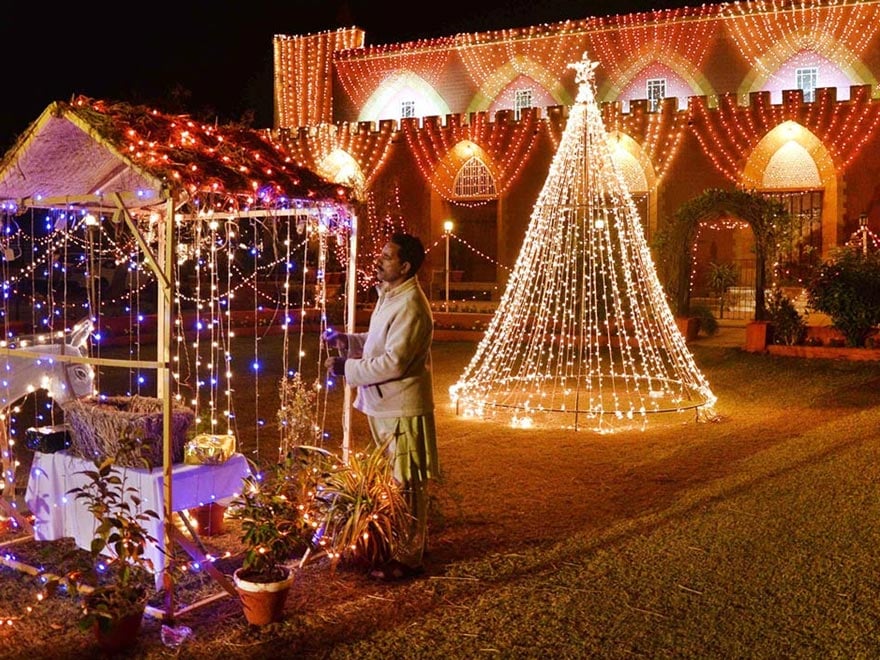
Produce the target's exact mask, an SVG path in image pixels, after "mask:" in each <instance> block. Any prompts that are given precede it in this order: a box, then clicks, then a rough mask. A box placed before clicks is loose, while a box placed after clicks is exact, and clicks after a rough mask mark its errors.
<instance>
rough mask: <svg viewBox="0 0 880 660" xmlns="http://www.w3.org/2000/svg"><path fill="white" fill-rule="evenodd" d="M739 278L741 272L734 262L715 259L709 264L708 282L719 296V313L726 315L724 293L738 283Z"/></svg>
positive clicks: (710, 287)
mask: <svg viewBox="0 0 880 660" xmlns="http://www.w3.org/2000/svg"><path fill="white" fill-rule="evenodd" d="M738 278H739V273H738V272H737V269H736V266H735V265H734V264H720V263H718V262H715V261H713V262H711V263H710V264H709V272H708V273H707V274H706V284H707V285H708V286H709V289H711V290H712V292H713V293H714V294H715V295H716V296H718V298H719V307H718V310H719V312H718V313H719V315H720V316H724V294H725V293H726V292H727V289H728V287H731V286H733V285H734V284H736V281H737V279H738Z"/></svg>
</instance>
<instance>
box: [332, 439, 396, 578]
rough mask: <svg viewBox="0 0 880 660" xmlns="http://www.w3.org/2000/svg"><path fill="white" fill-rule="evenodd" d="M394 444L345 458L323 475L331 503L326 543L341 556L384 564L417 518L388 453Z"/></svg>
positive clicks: (335, 555) (336, 557) (334, 554)
mask: <svg viewBox="0 0 880 660" xmlns="http://www.w3.org/2000/svg"><path fill="white" fill-rule="evenodd" d="M387 449H388V444H387V443H386V444H384V445H382V446H379V447H374V448H372V449H371V450H368V451H362V452H358V453H355V454H353V455H352V456H350V457H349V460H348V463H342V462H341V461H340V462H339V463H338V464H337V465H336V466H335V467H334V468H333V469H331V470H330V471H329V472H328V473H327V474H326V475H325V477H324V478H323V481H322V490H321V495H320V496H321V499H322V500H324V501H325V502H326V504H327V507H328V508H327V513H326V519H325V520H326V521H325V525H324V530H323V537H322V539H321V545H322V547H323V548H324V549H325V550H326V551H327V553H328V554H329V555H330V557H331V561H332V563H333V565H334V566H335V565H336V563H337V562H339V561H340V560H342V561H351V562H355V563H360V564H367V565H368V566H378V565H380V564H382V563H385V562H387V561H389V560H390V559H391V558H392V557H393V555H394V551H395V548H396V547H397V544H398V542H399V541H400V540H402V538H403V535H404V534H405V533H406V530H407V528H408V525H409V521H410V519H411V514H410V512H409V507H408V506H407V504H406V500H405V499H404V497H403V492H402V490H401V487H400V485H399V484H398V483H397V481H396V480H395V479H394V476H393V474H392V466H391V462H390V461H389V460H388V458H387V456H386V451H387Z"/></svg>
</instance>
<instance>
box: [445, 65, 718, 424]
mask: <svg viewBox="0 0 880 660" xmlns="http://www.w3.org/2000/svg"><path fill="white" fill-rule="evenodd" d="M572 68H574V69H575V70H576V75H575V77H576V80H577V82H578V85H579V90H578V96H577V99H576V102H575V104H574V106H573V107H572V109H571V112H570V113H569V117H568V122H567V124H566V128H565V132H564V133H563V135H562V138H561V140H560V144H559V147H558V149H557V152H556V155H555V157H554V159H553V162H552V163H551V165H550V172H549V174H548V176H547V180H546V181H545V183H544V188H543V189H542V190H541V193H540V195H539V196H538V201H537V202H536V203H535V206H534V209H533V211H532V215H531V219H530V222H529V227H528V229H527V231H526V236H525V239H524V240H523V246H522V249H521V251H520V254H519V257H518V258H517V261H516V265H515V266H514V269H513V272H512V273H511V275H510V277H509V279H508V284H507V289H506V290H505V292H504V295H503V296H502V298H501V301H500V303H499V305H498V309H497V311H496V312H495V314H494V316H493V318H492V321H491V323H490V324H489V327H488V329H487V330H486V333H485V335H484V338H483V340H482V341H481V342H480V344H479V345H478V346H477V350H476V353H475V354H474V356H473V358H472V359H471V361H470V364H469V365H468V366H467V368H466V369H465V371H464V373H463V374H462V375H461V377H460V378H459V380H458V382H457V383H456V384H455V385H453V386H452V387H451V388H450V395H451V398H452V400H453V402H454V404H455V406H456V412H457V413H458V414H461V415H464V416H472V417H498V418H502V417H504V418H506V419H507V421H508V422H509V423H510V424H511V425H513V426H515V427H517V428H531V427H532V426H557V427H558V426H562V427H567V428H575V429H580V428H589V429H592V430H596V431H601V432H606V431H610V430H615V429H617V428H621V427H625V428H632V427H633V426H644V425H645V424H646V423H647V415H648V414H649V413H664V412H680V411H684V410H697V412H698V416H699V417H701V418H708V417H711V416H713V415H714V413H712V405H713V404H714V402H715V395H714V394H713V393H712V391H711V390H710V388H709V384H708V383H707V382H706V380H705V378H704V377H703V376H702V374H701V373H700V371H699V369H698V368H697V366H696V364H695V363H694V361H693V357H692V356H691V354H690V352H689V351H688V349H687V347H686V345H685V341H684V337H683V336H682V335H681V333H680V332H679V331H678V327H677V325H676V323H675V318H674V317H673V315H672V312H671V310H670V309H669V305H668V303H667V301H666V296H665V293H664V291H663V288H662V286H661V285H660V282H659V280H658V278H657V274H656V271H655V268H654V264H653V261H652V259H651V254H650V250H649V249H648V246H647V241H646V240H645V236H644V233H643V230H642V222H641V219H640V218H639V215H638V211H637V210H636V207H635V205H634V203H633V201H632V198H631V196H630V194H629V191H628V190H627V188H626V184H625V182H624V179H623V176H622V174H621V172H620V171H619V169H618V168H617V166H616V165H615V163H614V159H613V157H612V153H611V149H610V146H609V144H608V140H607V133H606V129H605V126H604V124H603V122H602V117H601V114H600V111H599V107H598V104H597V103H596V99H595V90H594V74H593V71H594V69H595V63H594V62H591V61H590V60H589V59H588V58H587V56H586V54H585V55H584V57H583V59H582V60H581V61H580V62H578V63H576V64H573V65H572Z"/></svg>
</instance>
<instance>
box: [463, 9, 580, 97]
mask: <svg viewBox="0 0 880 660" xmlns="http://www.w3.org/2000/svg"><path fill="white" fill-rule="evenodd" d="M588 24H589V23H588V21H565V22H564V23H555V24H552V25H533V26H531V27H527V28H513V29H506V30H494V31H491V32H478V33H468V34H460V35H457V36H456V40H457V42H458V44H459V47H458V49H457V52H458V55H459V57H460V58H461V61H462V64H463V65H464V67H465V70H466V71H467V72H468V75H469V76H470V77H471V79H472V80H473V81H474V83H475V84H476V85H477V87H478V88H479V89H480V91H481V92H482V93H483V94H486V95H487V96H489V97H490V98H491V97H492V96H494V93H493V91H492V90H494V89H498V88H499V86H500V85H499V83H500V82H501V81H499V78H501V79H511V78H512V76H511V73H510V72H515V73H517V74H523V75H533V74H534V73H535V71H536V70H537V69H540V70H544V71H546V72H547V73H548V74H549V75H550V76H552V77H553V78H554V80H553V81H552V84H549V85H546V87H547V88H548V90H552V89H554V88H555V87H556V80H558V79H561V78H562V77H563V76H564V75H565V73H566V70H567V68H568V63H569V62H571V61H572V60H574V59H576V58H577V57H578V54H579V53H581V52H582V51H583V49H584V40H585V32H584V30H585V27H586V26H587V25H588ZM538 63H540V64H538Z"/></svg>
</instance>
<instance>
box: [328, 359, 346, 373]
mask: <svg viewBox="0 0 880 660" xmlns="http://www.w3.org/2000/svg"><path fill="white" fill-rule="evenodd" d="M324 367H325V368H326V369H327V371H329V372H330V373H331V374H333V375H334V376H344V375H345V358H344V357H328V358H327V359H326V360H324Z"/></svg>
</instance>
